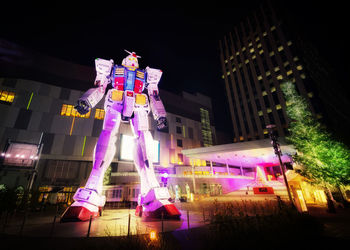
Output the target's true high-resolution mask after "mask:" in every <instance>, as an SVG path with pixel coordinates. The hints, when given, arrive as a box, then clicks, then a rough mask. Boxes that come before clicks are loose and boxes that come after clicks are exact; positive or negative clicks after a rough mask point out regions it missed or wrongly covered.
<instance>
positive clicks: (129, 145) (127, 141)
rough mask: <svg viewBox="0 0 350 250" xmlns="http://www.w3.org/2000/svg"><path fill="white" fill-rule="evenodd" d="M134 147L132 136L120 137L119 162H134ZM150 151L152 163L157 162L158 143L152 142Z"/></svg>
mask: <svg viewBox="0 0 350 250" xmlns="http://www.w3.org/2000/svg"><path fill="white" fill-rule="evenodd" d="M134 147H135V140H134V137H133V136H130V135H123V134H122V136H121V142H120V156H119V158H120V160H124V161H133V160H134ZM151 150H152V151H153V152H152V153H153V163H157V162H159V150H160V145H159V141H156V140H153V143H152V145H151Z"/></svg>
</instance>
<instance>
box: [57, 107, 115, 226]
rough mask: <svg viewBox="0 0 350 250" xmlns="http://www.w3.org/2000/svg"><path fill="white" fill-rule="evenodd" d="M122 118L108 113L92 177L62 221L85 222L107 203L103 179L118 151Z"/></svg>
mask: <svg viewBox="0 0 350 250" xmlns="http://www.w3.org/2000/svg"><path fill="white" fill-rule="evenodd" d="M120 117H121V116H120V113H119V112H116V111H114V110H112V109H111V110H108V111H107V112H106V117H105V120H104V124H103V130H102V132H101V134H100V137H99V138H98V141H97V144H96V146H95V151H94V157H93V167H92V170H91V173H90V176H89V178H88V180H87V182H86V185H85V187H84V188H78V190H77V191H76V193H75V195H74V197H73V199H74V203H73V204H72V205H71V206H70V207H69V208H68V209H67V210H66V211H65V212H64V214H63V215H62V217H61V221H84V220H88V219H89V218H90V216H93V217H97V216H99V214H100V211H101V209H102V207H103V206H104V205H105V202H106V197H105V196H104V195H102V188H103V178H104V174H105V172H106V170H107V168H108V166H109V165H110V164H111V162H112V160H113V157H114V154H115V151H116V146H115V143H116V140H117V136H116V134H117V132H118V128H119V124H120Z"/></svg>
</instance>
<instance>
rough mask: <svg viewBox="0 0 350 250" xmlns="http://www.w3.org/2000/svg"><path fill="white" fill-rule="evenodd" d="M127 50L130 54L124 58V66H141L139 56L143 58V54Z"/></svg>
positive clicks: (135, 67)
mask: <svg viewBox="0 0 350 250" xmlns="http://www.w3.org/2000/svg"><path fill="white" fill-rule="evenodd" d="M125 51H126V52H127V53H129V55H128V56H127V57H125V58H124V59H123V61H122V65H123V66H124V67H130V68H134V69H137V68H138V67H139V62H138V60H137V58H141V56H138V55H136V53H135V52H129V51H127V50H125Z"/></svg>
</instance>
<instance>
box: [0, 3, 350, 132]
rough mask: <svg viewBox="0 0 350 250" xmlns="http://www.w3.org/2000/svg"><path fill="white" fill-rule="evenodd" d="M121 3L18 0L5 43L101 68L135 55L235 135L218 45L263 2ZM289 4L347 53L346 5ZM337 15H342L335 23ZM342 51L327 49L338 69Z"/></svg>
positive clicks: (4, 31) (315, 34)
mask: <svg viewBox="0 0 350 250" xmlns="http://www.w3.org/2000/svg"><path fill="white" fill-rule="evenodd" d="M114 2H115V3H114V4H111V3H106V1H84V2H82V1H69V2H64V1H57V2H55V1H46V2H41V3H40V4H39V3H38V4H32V3H30V2H29V1H24V3H20V2H13V3H12V4H11V5H12V6H10V5H8V7H7V8H2V13H1V16H0V21H1V25H0V32H1V33H0V37H1V38H5V39H7V40H9V41H12V42H15V43H17V44H19V45H21V46H24V47H26V48H31V49H34V50H36V51H38V52H41V53H43V54H46V55H50V56H54V57H57V58H61V59H64V60H68V61H71V62H75V63H78V64H83V65H88V66H94V59H95V58H96V57H99V58H105V59H109V58H112V59H114V61H115V63H118V64H120V63H121V60H122V59H123V58H124V57H125V56H126V53H125V52H124V49H127V50H129V51H135V52H136V53H137V54H139V55H140V56H141V57H142V58H141V59H140V60H139V63H140V66H141V68H145V67H146V66H150V67H154V68H160V69H162V70H163V72H164V74H163V78H162V80H161V83H160V87H161V88H163V89H167V90H173V91H181V90H185V91H190V92H196V91H198V92H202V93H204V94H207V95H209V96H211V97H212V98H213V106H214V112H215V118H216V120H217V122H216V126H217V128H219V129H222V130H226V131H230V129H231V123H230V115H229V110H228V107H227V104H226V100H225V96H226V94H225V92H224V91H225V90H224V82H223V80H222V79H221V66H220V61H219V49H218V41H219V40H220V39H222V38H223V36H224V35H225V34H227V33H228V32H229V31H231V30H232V28H233V26H234V25H235V24H236V23H237V22H238V21H240V20H242V18H243V17H245V16H246V15H247V14H249V13H250V12H251V11H252V10H253V9H255V8H256V6H257V4H258V3H259V2H261V1H256V0H254V1H253V0H251V1H248V0H246V1H230V2H231V4H230V5H228V4H227V3H229V1H223V2H218V1H210V2H209V3H205V1H202V2H199V3H200V4H198V5H193V6H188V4H179V2H178V1H167V2H166V5H164V4H159V3H158V4H152V3H149V2H146V1H145V2H144V3H143V4H136V3H135V4H134V5H133V6H130V4H129V5H128V4H123V3H121V2H122V1H114ZM163 2H164V1H163ZM284 2H285V5H286V6H285V7H286V10H288V11H289V10H290V12H291V17H292V18H295V20H296V24H297V25H302V26H303V27H302V28H303V29H304V30H307V31H310V33H308V32H306V33H308V34H309V35H310V37H311V38H314V40H315V42H316V43H318V45H317V46H319V47H320V48H321V49H324V47H327V46H333V44H339V43H342V45H341V46H344V47H345V45H346V42H347V41H346V40H345V38H343V37H341V36H339V35H338V36H334V33H336V31H334V29H333V25H334V24H335V23H342V22H344V21H345V19H346V17H347V16H346V15H345V14H346V11H345V7H344V6H343V7H342V6H341V5H342V4H343V3H342V4H341V5H333V6H329V4H330V3H329V2H326V3H322V2H321V1H307V2H308V3H303V1H284ZM305 2H306V1H305ZM164 3H165V2H164ZM332 3H334V1H332ZM339 3H341V2H340V1H339ZM293 6H294V7H293ZM335 13H340V14H338V15H337V16H336V17H333V15H334V14H335ZM4 24H5V25H4ZM338 26H339V25H338ZM345 28H346V30H347V29H348V28H347V26H346V25H345V24H342V25H340V26H339V28H337V31H339V30H341V29H345ZM338 29H339V30H338ZM341 46H340V47H341ZM333 47H334V46H333ZM339 50H340V48H339V46H338V47H334V53H329V50H327V51H325V56H326V57H327V58H330V60H333V61H334V60H338V63H339V62H346V61H347V60H346V58H345V55H343V54H341V53H340V51H339ZM342 66H343V67H344V68H343V69H344V70H343V71H345V70H346V69H348V68H349V65H348V64H346V63H342ZM92 81H93V79H91V82H92ZM88 87H89V86H87V88H88Z"/></svg>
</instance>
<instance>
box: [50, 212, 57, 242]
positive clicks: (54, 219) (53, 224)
mask: <svg viewBox="0 0 350 250" xmlns="http://www.w3.org/2000/svg"><path fill="white" fill-rule="evenodd" d="M56 218H57V214H55V217H54V218H53V222H52V227H51V231H50V237H52V235H53V230H54V229H55V223H56Z"/></svg>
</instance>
